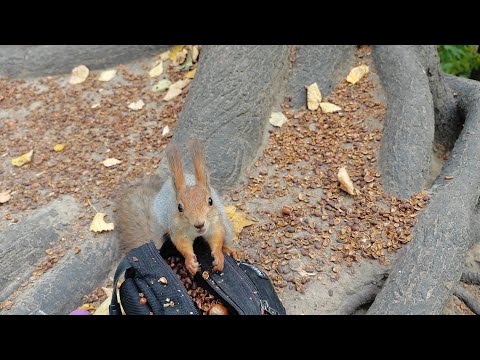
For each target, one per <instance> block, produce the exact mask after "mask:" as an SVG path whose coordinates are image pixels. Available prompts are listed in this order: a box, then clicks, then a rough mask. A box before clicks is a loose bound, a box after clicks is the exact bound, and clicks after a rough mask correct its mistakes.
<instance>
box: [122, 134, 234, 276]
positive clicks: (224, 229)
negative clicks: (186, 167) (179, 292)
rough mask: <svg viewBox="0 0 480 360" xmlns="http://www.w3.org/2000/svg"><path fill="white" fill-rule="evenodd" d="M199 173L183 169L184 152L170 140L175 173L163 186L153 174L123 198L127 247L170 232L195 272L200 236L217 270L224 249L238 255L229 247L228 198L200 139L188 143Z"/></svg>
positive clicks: (169, 152)
mask: <svg viewBox="0 0 480 360" xmlns="http://www.w3.org/2000/svg"><path fill="white" fill-rule="evenodd" d="M189 149H190V152H191V155H192V160H193V166H194V174H195V175H194V176H193V175H190V174H184V172H183V165H182V159H181V152H180V150H179V149H178V147H177V146H176V145H175V144H173V143H171V144H169V146H168V148H167V150H166V154H167V159H168V163H169V167H170V171H171V175H172V178H171V179H168V180H167V181H166V182H165V183H164V184H163V185H162V186H160V184H159V182H158V178H157V180H155V179H150V180H148V181H146V182H144V183H143V184H141V186H140V187H138V188H135V189H134V190H133V191H130V192H129V193H125V195H123V197H122V198H121V199H120V201H119V202H118V209H117V215H118V221H119V227H120V235H121V241H122V245H123V246H122V247H123V248H125V249H128V248H133V247H137V246H140V245H141V244H143V243H144V242H145V241H150V240H156V244H157V247H160V246H161V244H162V243H163V236H164V235H165V234H166V233H168V234H169V235H170V238H171V240H172V242H173V244H174V245H175V247H176V248H177V250H178V251H179V252H180V253H181V254H182V255H183V256H184V257H185V265H186V267H187V269H188V271H190V272H191V273H192V274H195V273H196V272H197V271H198V270H199V264H198V262H197V259H196V256H195V254H194V252H193V242H194V240H195V238H197V237H199V236H202V237H203V238H205V240H206V241H207V242H208V244H209V245H210V248H211V250H212V256H213V258H214V260H213V270H214V271H222V270H223V267H224V255H223V252H222V250H223V251H225V252H227V253H228V254H230V255H232V256H234V257H238V256H239V254H240V253H239V252H234V251H232V250H231V249H230V247H229V246H230V244H231V241H232V228H231V225H230V223H229V221H228V218H227V216H226V214H225V212H224V209H223V204H222V201H221V199H220V197H219V196H218V194H217V192H216V191H215V189H213V188H212V187H211V186H210V184H209V178H208V172H207V169H206V166H205V151H204V148H203V144H202V143H200V142H199V141H198V140H193V141H191V142H190V143H189Z"/></svg>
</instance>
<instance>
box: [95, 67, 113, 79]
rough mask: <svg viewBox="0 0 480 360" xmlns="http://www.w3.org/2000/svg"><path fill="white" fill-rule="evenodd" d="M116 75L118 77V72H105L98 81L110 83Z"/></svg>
mask: <svg viewBox="0 0 480 360" xmlns="http://www.w3.org/2000/svg"><path fill="white" fill-rule="evenodd" d="M115 75H117V70H115V69H112V70H105V71H103V72H102V73H101V74H100V76H99V77H98V81H110V80H112V79H113V78H114V77H115Z"/></svg>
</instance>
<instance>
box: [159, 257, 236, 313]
mask: <svg viewBox="0 0 480 360" xmlns="http://www.w3.org/2000/svg"><path fill="white" fill-rule="evenodd" d="M167 263H168V264H169V265H170V268H171V269H172V271H173V272H174V273H175V274H177V276H178V278H179V279H180V281H181V282H182V284H183V286H185V288H186V289H187V293H188V295H189V296H191V297H192V300H193V302H194V304H195V305H196V306H197V308H198V310H199V311H200V312H201V313H202V315H228V309H227V308H226V307H225V306H224V305H223V302H222V300H221V299H220V298H219V297H218V296H217V295H214V294H211V293H209V292H208V291H207V290H206V289H204V288H202V287H201V286H198V284H197V282H196V281H195V280H194V277H193V276H192V275H191V274H190V273H189V272H188V271H187V269H186V268H185V263H184V261H183V260H181V258H180V257H179V256H170V257H169V258H167ZM166 281H167V279H165V278H160V279H159V282H161V283H162V284H166Z"/></svg>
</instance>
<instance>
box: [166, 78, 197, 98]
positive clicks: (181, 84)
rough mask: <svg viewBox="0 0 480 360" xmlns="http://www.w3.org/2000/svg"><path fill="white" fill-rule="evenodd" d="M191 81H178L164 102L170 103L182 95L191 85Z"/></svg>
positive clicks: (170, 88)
mask: <svg viewBox="0 0 480 360" xmlns="http://www.w3.org/2000/svg"><path fill="white" fill-rule="evenodd" d="M190 81H191V80H190V79H184V80H178V81H177V82H175V83H173V84H172V85H170V87H169V89H168V91H167V93H166V94H165V97H164V98H163V101H170V100H172V99H173V98H175V97H177V96H178V95H180V94H181V93H182V89H183V88H184V87H185V86H187V85H188V84H189V83H190Z"/></svg>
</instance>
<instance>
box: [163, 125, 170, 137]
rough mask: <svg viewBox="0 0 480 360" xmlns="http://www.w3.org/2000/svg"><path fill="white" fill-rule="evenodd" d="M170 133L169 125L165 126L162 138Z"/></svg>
mask: <svg viewBox="0 0 480 360" xmlns="http://www.w3.org/2000/svg"><path fill="white" fill-rule="evenodd" d="M169 132H170V128H169V127H168V125H167V126H165V127H164V128H163V131H162V136H165V135H167V134H168V133H169Z"/></svg>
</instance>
